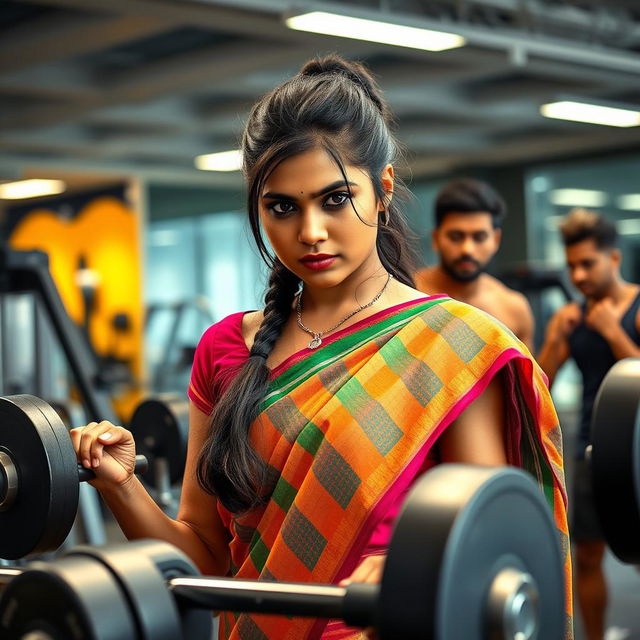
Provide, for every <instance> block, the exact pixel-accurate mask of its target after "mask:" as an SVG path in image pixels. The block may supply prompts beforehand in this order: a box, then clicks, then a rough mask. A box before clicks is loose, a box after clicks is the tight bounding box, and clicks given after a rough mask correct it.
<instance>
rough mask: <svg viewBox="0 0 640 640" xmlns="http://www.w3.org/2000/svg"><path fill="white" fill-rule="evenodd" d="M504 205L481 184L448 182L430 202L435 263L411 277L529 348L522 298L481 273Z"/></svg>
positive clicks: (529, 323) (496, 240)
mask: <svg viewBox="0 0 640 640" xmlns="http://www.w3.org/2000/svg"><path fill="white" fill-rule="evenodd" d="M504 216H505V205H504V202H503V200H502V198H501V197H500V196H499V195H498V194H497V193H496V192H495V191H494V190H493V189H492V188H491V187H490V186H489V185H488V184H485V183H484V182H479V181H477V180H471V179H469V178H464V179H460V180H454V181H453V182H450V183H449V184H447V185H445V187H444V188H443V189H442V190H441V191H440V193H439V194H438V196H437V198H436V203H435V224H436V226H435V229H434V230H433V232H432V243H433V249H434V251H435V252H436V253H437V254H438V255H439V258H440V261H439V262H440V263H439V264H438V265H436V266H434V267H427V268H426V269H422V270H420V271H418V272H417V273H416V274H415V283H416V288H418V289H420V290H421V291H424V292H425V293H446V294H448V295H450V296H451V297H452V298H455V299H457V300H461V301H462V302H466V303H468V304H471V305H473V306H474V307H477V308H478V309H482V310H483V311H486V312H487V313H490V314H491V315H492V316H494V317H495V318H497V319H498V320H500V321H501V322H502V324H504V325H505V326H507V327H508V328H509V329H511V331H513V333H515V335H516V336H517V337H518V338H520V340H522V342H524V343H525V344H526V345H527V347H528V348H529V350H532V349H533V314H532V312H531V307H530V306H529V303H528V302H527V299H526V298H525V297H524V296H523V295H522V294H521V293H518V292H517V291H514V290H513V289H509V288H508V287H506V286H505V285H504V284H502V283H501V282H500V281H499V280H497V279H496V278H494V277H492V276H490V275H489V274H488V273H485V269H486V267H487V265H488V264H489V262H490V261H491V258H493V256H494V255H495V253H496V251H497V250H498V248H499V246H500V238H501V236H502V229H501V226H502V221H503V219H504Z"/></svg>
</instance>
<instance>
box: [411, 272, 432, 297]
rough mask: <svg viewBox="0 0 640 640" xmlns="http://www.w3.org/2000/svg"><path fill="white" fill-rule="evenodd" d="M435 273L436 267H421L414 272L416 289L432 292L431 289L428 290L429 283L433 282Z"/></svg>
mask: <svg viewBox="0 0 640 640" xmlns="http://www.w3.org/2000/svg"><path fill="white" fill-rule="evenodd" d="M434 274H435V267H424V268H422V269H419V270H418V271H416V272H415V273H414V274H413V280H414V282H415V285H416V289H418V290H420V291H422V292H423V293H432V292H431V291H427V290H426V289H428V288H429V285H430V284H431V283H432V282H433V277H434Z"/></svg>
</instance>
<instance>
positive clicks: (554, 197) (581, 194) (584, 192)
mask: <svg viewBox="0 0 640 640" xmlns="http://www.w3.org/2000/svg"><path fill="white" fill-rule="evenodd" d="M549 201H550V202H551V203H552V204H555V205H558V206H561V207H602V206H603V205H604V204H605V203H606V202H607V194H606V193H605V192H604V191H594V190H593V189H554V190H553V191H550V192H549Z"/></svg>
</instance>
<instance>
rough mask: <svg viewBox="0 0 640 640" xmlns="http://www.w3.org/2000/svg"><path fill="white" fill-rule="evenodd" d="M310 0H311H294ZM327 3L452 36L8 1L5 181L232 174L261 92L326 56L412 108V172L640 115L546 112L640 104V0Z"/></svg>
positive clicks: (529, 149)
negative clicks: (347, 34)
mask: <svg viewBox="0 0 640 640" xmlns="http://www.w3.org/2000/svg"><path fill="white" fill-rule="evenodd" d="M297 4H298V6H300V3H297ZM304 6H306V7H307V8H309V9H313V10H321V11H322V10H323V11H337V12H339V13H343V14H344V13H347V14H351V15H355V16H360V17H367V18H376V19H380V20H387V21H395V22H404V23H407V24H413V25H414V26H419V27H425V28H432V29H438V30H445V31H453V32H456V33H460V34H462V35H464V36H465V38H466V44H465V46H462V47H460V48H453V49H449V50H446V51H441V52H437V53H435V52H427V51H420V50H417V49H411V48H406V47H397V46H390V45H383V44H374V43H370V42H363V41H358V40H352V39H345V38H337V37H332V36H324V35H314V34H310V33H303V32H299V31H293V30H291V29H289V28H287V27H286V25H285V23H284V18H285V17H286V16H287V15H292V14H294V13H296V12H297V13H300V11H299V10H298V11H296V3H295V0H108V1H106V0H38V1H37V2H31V1H29V0H24V1H20V2H19V1H12V0H5V1H4V2H2V3H0V181H6V180H12V179H15V178H18V177H29V176H30V175H42V174H43V173H44V172H48V173H52V172H57V173H64V172H65V171H77V170H82V171H85V172H93V173H95V174H101V175H125V176H126V175H138V176H141V177H144V178H147V179H149V180H152V181H167V180H170V181H172V182H173V183H181V182H183V183H197V182H200V183H202V184H208V185H215V184H219V185H221V186H223V185H228V186H233V185H236V184H240V175H239V173H238V172H233V173H212V172H204V171H199V170H198V169H196V168H195V167H194V158H195V157H196V156H198V155H200V154H206V153H212V152H216V151H227V150H230V149H234V148H237V141H238V135H239V132H240V130H241V126H242V122H243V119H244V117H245V115H246V113H247V110H248V108H249V107H250V105H251V104H252V102H253V101H254V100H255V99H256V98H257V97H258V96H259V95H261V94H262V93H264V92H265V91H267V90H269V89H271V88H272V87H273V86H274V85H275V84H276V83H278V82H279V81H281V80H282V79H284V78H286V77H287V76H289V75H290V74H292V73H294V72H295V71H296V70H297V69H298V68H299V66H300V64H301V63H302V62H303V61H304V60H305V59H307V58H309V57H310V56H312V55H314V54H316V53H319V52H320V53H323V52H330V51H337V52H339V53H342V54H343V55H345V56H348V57H350V58H354V59H360V60H364V61H365V62H367V64H368V65H369V66H370V67H371V68H372V69H373V71H374V72H375V73H376V74H377V75H378V77H379V80H380V83H381V85H382V87H383V89H384V90H385V91H386V95H387V97H388V100H389V102H390V104H391V107H392V109H393V111H394V112H395V114H396V115H397V120H398V126H399V129H398V130H399V135H400V138H401V140H402V141H403V142H404V144H405V145H406V148H407V150H408V159H409V163H410V166H411V171H412V174H413V176H414V178H415V177H423V176H428V175H434V174H441V173H446V172H451V171H460V170H464V168H465V167H470V166H473V167H479V166H496V165H510V164H513V163H521V162H528V161H532V160H536V161H537V160H543V159H544V160H549V159H554V158H559V157H568V156H575V155H593V154H597V153H601V152H605V151H608V150H612V149H623V148H633V147H637V146H638V145H640V127H632V128H624V129H621V128H614V127H608V126H599V125H593V124H580V123H576V122H569V121H563V120H553V119H548V118H545V117H543V116H542V115H540V111H539V110H540V106H541V105H542V104H545V103H548V102H553V101H556V100H558V99H562V98H565V97H570V98H573V99H575V98H578V99H582V100H584V101H599V102H603V101H604V102H605V103H607V104H608V103H613V104H619V105H622V106H625V105H626V106H631V107H632V108H633V107H635V108H640V3H638V2H637V0H624V1H623V0H618V1H616V2H613V1H611V2H602V1H598V0H564V1H563V0H435V1H428V0H380V1H375V0H360V1H356V0H350V1H346V2H341V3H339V4H338V3H331V2H323V1H319V2H305V3H304Z"/></svg>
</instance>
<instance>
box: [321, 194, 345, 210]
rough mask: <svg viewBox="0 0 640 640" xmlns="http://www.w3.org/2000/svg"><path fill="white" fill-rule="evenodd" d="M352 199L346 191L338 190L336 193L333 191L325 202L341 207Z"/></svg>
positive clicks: (326, 204) (331, 205)
mask: <svg viewBox="0 0 640 640" xmlns="http://www.w3.org/2000/svg"><path fill="white" fill-rule="evenodd" d="M350 199H351V198H350V196H349V194H348V193H347V192H346V191H336V192H335V193H331V194H329V195H328V196H327V199H326V200H325V201H324V204H325V206H328V207H341V206H343V205H344V204H346V202H347V200H350Z"/></svg>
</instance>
